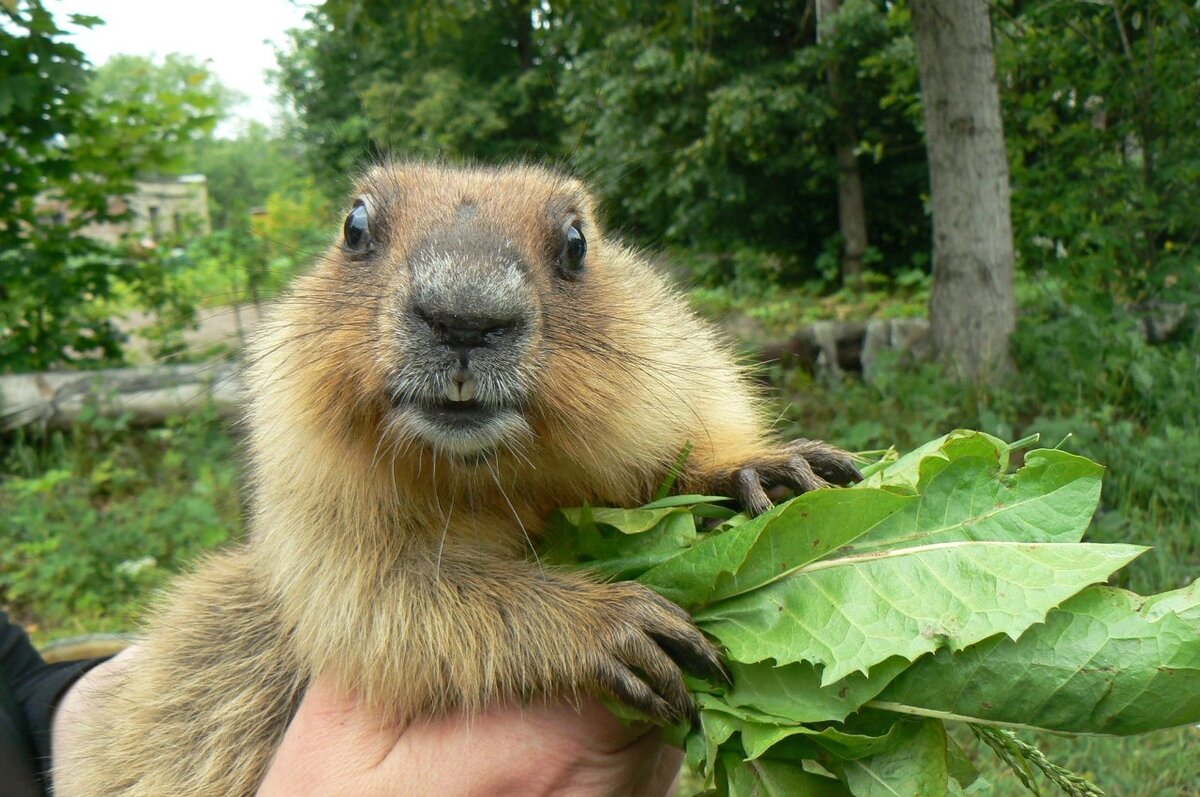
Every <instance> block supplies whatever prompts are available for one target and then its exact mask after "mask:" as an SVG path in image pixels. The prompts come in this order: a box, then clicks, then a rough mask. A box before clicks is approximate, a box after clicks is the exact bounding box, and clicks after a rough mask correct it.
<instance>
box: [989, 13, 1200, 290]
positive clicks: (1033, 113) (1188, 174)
mask: <svg viewBox="0 0 1200 797" xmlns="http://www.w3.org/2000/svg"><path fill="white" fill-rule="evenodd" d="M998 8H1000V9H1001V10H1002V12H1001V13H1000V14H998V18H997V22H998V30H999V32H1000V34H1001V35H1000V38H999V46H998V52H997V58H998V61H999V69H1000V71H1001V73H1002V74H1005V75H1006V76H1007V77H1006V78H1005V80H1003V81H1001V86H1002V90H1003V103H1004V110H1005V128H1006V129H1005V133H1006V136H1007V139H1008V143H1009V151H1010V161H1011V166H1012V169H1011V171H1012V180H1013V221H1014V228H1015V230H1016V244H1017V247H1018V251H1019V252H1020V254H1021V257H1022V259H1023V261H1024V262H1025V264H1026V266H1027V267H1029V268H1036V269H1044V270H1045V271H1046V272H1048V273H1049V274H1051V275H1053V276H1057V277H1064V278H1068V281H1067V284H1069V285H1070V286H1071V289H1072V290H1074V291H1077V292H1078V293H1079V294H1081V295H1082V296H1083V297H1088V298H1091V297H1095V296H1099V297H1102V298H1104V299H1107V300H1109V301H1111V300H1112V299H1113V298H1116V299H1118V300H1126V301H1140V300H1144V299H1147V298H1163V297H1171V296H1172V295H1179V294H1180V293H1181V292H1187V293H1190V294H1191V295H1193V296H1194V295H1195V293H1196V291H1197V288H1198V287H1200V285H1198V283H1197V278H1196V274H1197V271H1196V262H1197V258H1198V257H1200V250H1198V249H1197V244H1198V241H1197V236H1196V223H1195V220H1196V218H1197V215H1198V214H1200V134H1198V131H1197V129H1196V126H1195V124H1194V116H1195V109H1196V107H1197V104H1198V103H1200V83H1198V82H1197V81H1196V79H1195V75H1196V74H1197V70H1200V50H1198V49H1197V48H1196V46H1195V43H1196V41H1197V38H1198V37H1200V8H1197V7H1196V6H1195V5H1194V4H1192V3H1181V2H1177V1H1176V0H1150V2H1144V3H1135V4H1126V3H1116V4H1114V3H1054V2H1037V3H1022V4H1020V8H1021V12H1020V14H1019V15H1016V16H1011V15H1010V14H1008V13H1004V12H1003V6H999V7H998Z"/></svg>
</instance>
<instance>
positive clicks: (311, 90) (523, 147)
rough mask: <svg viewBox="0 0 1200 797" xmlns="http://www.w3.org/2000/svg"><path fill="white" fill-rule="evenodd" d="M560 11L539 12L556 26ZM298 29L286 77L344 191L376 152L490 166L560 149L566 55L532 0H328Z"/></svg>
mask: <svg viewBox="0 0 1200 797" xmlns="http://www.w3.org/2000/svg"><path fill="white" fill-rule="evenodd" d="M553 14H554V12H553V11H551V10H549V9H548V8H546V7H541V8H539V15H540V17H541V19H542V21H543V24H544V25H549V24H551V22H550V20H551V19H552V18H553ZM306 19H307V21H308V26H307V27H305V28H302V29H298V30H294V31H292V32H291V42H290V46H289V47H288V48H287V50H286V51H284V52H282V53H280V56H279V62H280V72H279V80H280V83H281V85H282V86H283V88H284V90H285V91H286V92H287V94H288V95H289V96H290V97H291V98H292V100H293V101H294V103H295V105H296V107H297V111H298V114H299V115H298V117H297V118H296V120H295V124H294V125H293V131H292V132H293V134H294V135H295V136H297V137H298V138H300V139H301V140H303V141H304V142H305V144H306V150H307V152H308V153H309V155H310V158H311V161H312V164H313V167H314V172H315V173H316V174H317V175H318V176H319V178H320V179H321V182H322V184H323V185H326V186H329V187H331V188H334V189H337V190H341V189H343V188H345V187H346V186H347V185H348V181H349V179H350V178H351V177H352V176H353V175H354V174H355V173H356V172H357V171H358V169H359V168H361V166H362V164H363V163H364V161H366V160H367V159H368V157H369V155H370V154H371V153H374V152H378V151H381V150H382V151H394V152H396V153H397V154H399V155H401V156H408V155H425V156H428V157H445V158H451V159H462V158H480V159H484V160H489V161H495V160H503V159H510V158H514V157H521V156H526V155H532V154H539V155H546V154H550V155H553V154H555V153H557V151H558V135H559V127H558V126H557V125H556V121H557V119H558V113H557V111H556V109H555V108H554V104H553V91H552V85H553V80H554V72H555V71H556V69H557V61H556V59H554V58H552V57H549V56H548V55H547V54H546V53H545V52H544V50H545V48H544V46H542V45H541V43H539V42H537V41H535V40H534V36H535V32H536V31H535V29H534V19H533V16H532V6H531V4H530V3H529V2H528V1H527V0H506V1H505V2H497V3H489V4H478V3H468V2H454V3H443V4H439V5H436V6H430V5H429V4H428V3H418V2H402V3H395V2H388V3H384V2H372V1H370V0H368V2H362V1H361V0H328V1H327V2H325V3H323V4H321V5H320V6H318V7H315V8H313V9H312V10H311V11H310V12H309V13H308V14H307V17H306Z"/></svg>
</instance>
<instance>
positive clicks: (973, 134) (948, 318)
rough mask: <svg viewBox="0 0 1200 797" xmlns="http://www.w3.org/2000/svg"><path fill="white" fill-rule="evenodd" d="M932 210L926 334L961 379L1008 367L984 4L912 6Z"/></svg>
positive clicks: (990, 53)
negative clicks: (930, 291)
mask: <svg viewBox="0 0 1200 797" xmlns="http://www.w3.org/2000/svg"><path fill="white" fill-rule="evenodd" d="M912 18H913V31H914V34H915V41H916V45H917V62H918V67H919V70H920V78H921V95H922V104H923V106H924V109H925V136H926V142H927V145H928V148H929V177H930V192H931V195H932V203H933V295H932V298H931V299H930V302H929V320H930V326H931V329H930V333H931V336H932V338H933V345H934V349H935V351H936V352H937V353H938V356H939V358H940V359H941V360H942V361H943V362H944V363H946V364H947V365H948V366H949V368H950V369H951V371H952V373H954V374H955V375H956V376H957V377H958V378H959V379H963V380H966V381H970V382H974V383H976V384H982V383H985V382H988V381H990V380H991V379H992V378H993V377H994V376H996V375H997V374H998V373H1000V372H1001V371H1002V370H1004V368H1005V367H1006V366H1007V364H1008V338H1009V335H1010V334H1011V332H1012V330H1013V327H1014V326H1015V324H1016V301H1015V298H1014V296H1013V241H1012V218H1011V215H1010V209H1009V185H1008V153H1007V151H1006V150H1005V147H1004V130H1003V127H1002V124H1001V121H1000V95H999V91H998V90H997V87H996V58H995V52H994V50H993V44H992V27H991V19H990V18H989V16H988V3H987V0H913V2H912Z"/></svg>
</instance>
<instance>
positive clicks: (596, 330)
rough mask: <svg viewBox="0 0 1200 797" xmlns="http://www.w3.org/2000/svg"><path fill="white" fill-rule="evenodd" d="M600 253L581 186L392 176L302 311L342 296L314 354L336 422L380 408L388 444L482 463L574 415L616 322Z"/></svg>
mask: <svg viewBox="0 0 1200 797" xmlns="http://www.w3.org/2000/svg"><path fill="white" fill-rule="evenodd" d="M605 250H606V247H605V244H604V243H603V240H602V236H601V235H600V234H599V230H598V228H597V227H596V223H595V220H594V218H593V215H592V202H591V200H590V198H589V197H588V196H587V194H586V192H585V191H584V189H583V188H582V186H581V185H580V184H579V183H578V182H577V181H575V180H573V179H570V178H567V177H564V176H562V175H559V174H556V173H553V172H550V171H547V170H543V169H539V168H531V167H509V168H504V169H479V168H466V169H454V168H448V167H442V166H430V165H410V164H400V165H395V164H393V165H384V166H379V167H376V168H374V169H372V170H371V171H369V172H368V173H367V174H366V175H365V176H364V177H363V178H362V179H361V180H360V181H359V182H358V184H357V186H356V190H355V194H354V196H353V198H352V199H351V201H350V203H349V205H348V207H347V208H346V215H345V221H344V224H343V227H342V231H341V235H340V238H339V240H338V242H337V243H336V244H335V246H333V247H332V248H331V250H330V251H329V253H328V255H327V257H326V258H324V259H323V261H322V262H321V263H319V264H318V266H317V268H316V270H315V271H314V273H313V274H312V275H310V277H309V278H308V281H307V284H306V287H305V284H304V283H302V287H301V289H300V291H299V292H298V293H297V294H296V295H295V296H294V297H293V299H292V305H293V307H292V310H291V312H292V314H293V315H294V314H295V313H296V312H297V311H298V310H299V309H301V308H303V306H304V303H305V298H306V297H312V296H314V295H322V296H323V297H324V298H323V299H322V300H321V301H320V302H316V301H314V302H313V303H312V307H311V312H312V313H322V314H325V313H329V311H330V309H331V304H330V301H331V300H330V299H329V298H328V296H329V294H330V293H333V294H335V295H336V297H337V300H336V304H335V305H333V306H332V307H333V309H334V310H335V311H336V313H335V314H334V315H332V316H331V317H332V318H334V319H335V320H336V322H337V323H336V324H332V325H325V329H324V331H323V332H321V333H320V335H321V338H322V340H321V342H320V343H319V345H316V347H315V348H314V350H313V356H324V357H326V358H327V359H326V361H325V362H324V363H323V364H322V366H323V367H321V368H319V369H317V370H320V371H321V372H322V373H323V375H324V379H323V384H322V385H321V392H322V393H323V394H324V395H325V400H326V401H327V402H328V405H327V408H328V410H329V411H331V412H334V413H338V414H342V415H343V417H345V415H346V414H347V413H346V412H345V410H346V408H347V406H350V405H352V406H353V408H354V409H355V410H357V411H359V415H362V414H363V411H364V410H370V412H371V414H373V415H375V416H377V423H382V427H383V429H384V430H386V432H387V433H388V434H389V435H392V436H395V437H397V438H401V439H406V440H410V441H414V442H420V443H423V444H425V445H427V446H429V447H431V448H432V449H434V450H435V451H438V452H441V453H443V454H447V455H451V456H453V457H457V458H463V457H466V458H471V457H473V456H475V455H477V454H480V453H483V452H487V451H491V450H494V449H497V448H501V447H515V448H521V447H524V446H525V444H526V443H527V442H528V441H530V440H531V439H533V438H534V437H535V436H536V431H535V427H536V426H537V424H538V423H539V419H541V420H543V421H544V420H545V419H546V418H547V417H549V416H552V415H554V414H556V413H558V414H561V413H563V412H569V411H570V409H571V408H570V406H569V405H570V404H571V403H572V402H573V401H575V399H572V397H571V396H570V395H569V394H570V393H571V392H572V385H571V381H572V376H571V372H572V371H574V372H575V373H576V376H577V384H579V385H581V386H582V385H586V384H587V383H588V381H589V378H588V375H587V374H579V373H578V372H579V370H580V369H583V368H588V367H591V368H593V369H594V368H595V367H596V366H597V365H598V364H599V363H600V362H602V361H603V359H604V354H603V348H604V344H603V340H604V334H605V333H604V328H605V326H606V325H607V319H609V318H611V314H598V313H596V312H594V308H595V307H596V306H597V305H598V304H600V305H603V304H604V303H605V301H606V300H604V299H601V298H598V297H599V296H600V295H602V294H603V293H604V285H605V284H606V282H611V280H612V274H608V275H606V274H605V272H606V270H607V271H610V272H611V271H612V269H613V268H614V266H613V264H612V263H609V262H608V261H611V260H614V259H617V260H619V258H614V257H611V256H609V254H610V253H607V252H606V251H605ZM615 252H616V250H615V249H614V250H613V251H612V254H615ZM607 301H611V296H610V297H609V299H608V300H607ZM610 350H611V349H610ZM579 355H584V356H583V358H582V359H581V358H580V356H579ZM597 355H598V356H599V359H598V358H597ZM609 381H611V380H609ZM548 384H553V385H554V386H555V387H554V389H553V390H549V389H548V388H547V385H548ZM360 428H361V427H360Z"/></svg>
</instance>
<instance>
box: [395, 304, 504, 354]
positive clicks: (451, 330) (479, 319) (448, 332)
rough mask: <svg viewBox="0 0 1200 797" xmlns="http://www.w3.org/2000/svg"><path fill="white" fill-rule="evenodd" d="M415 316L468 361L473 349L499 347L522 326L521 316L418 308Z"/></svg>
mask: <svg viewBox="0 0 1200 797" xmlns="http://www.w3.org/2000/svg"><path fill="white" fill-rule="evenodd" d="M413 313H414V315H416V317H417V318H419V319H420V320H421V321H422V322H424V324H425V325H426V326H428V327H429V329H430V330H431V331H432V332H433V335H434V337H435V338H436V339H437V341H438V342H439V343H441V344H442V345H444V346H447V347H449V348H451V349H453V350H454V351H455V352H457V353H458V355H459V356H460V357H461V358H463V359H466V357H467V355H468V354H469V353H470V352H471V350H472V349H482V348H487V347H490V346H497V345H499V344H502V343H504V342H505V341H506V340H508V339H510V338H511V337H512V336H513V334H514V333H516V332H517V331H518V330H519V328H520V326H521V318H520V317H519V316H508V317H500V316H492V315H460V314H457V313H445V312H438V311H436V310H431V309H428V308H425V307H421V306H420V305H417V306H416V307H414V308H413Z"/></svg>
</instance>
